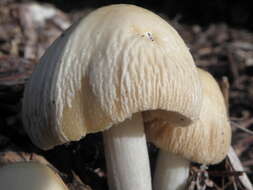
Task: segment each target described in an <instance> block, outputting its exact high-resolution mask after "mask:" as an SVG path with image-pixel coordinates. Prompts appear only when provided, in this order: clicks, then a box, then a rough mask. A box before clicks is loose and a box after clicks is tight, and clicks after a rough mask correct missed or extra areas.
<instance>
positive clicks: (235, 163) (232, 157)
mask: <svg viewBox="0 0 253 190" xmlns="http://www.w3.org/2000/svg"><path fill="white" fill-rule="evenodd" d="M228 159H229V162H230V164H231V166H232V167H233V169H234V170H235V171H243V170H244V169H243V167H242V164H241V162H240V160H239V158H238V157H237V155H236V153H235V151H234V149H233V148H232V147H230V149H229V152H228ZM238 179H239V180H240V182H241V183H242V185H243V186H244V187H245V188H246V189H247V190H253V186H252V184H251V182H250V180H249V178H248V176H247V175H246V173H245V172H244V173H243V174H242V175H241V176H239V177H238Z"/></svg>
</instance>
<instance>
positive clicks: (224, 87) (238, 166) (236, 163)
mask: <svg viewBox="0 0 253 190" xmlns="http://www.w3.org/2000/svg"><path fill="white" fill-rule="evenodd" d="M232 65H233V64H232ZM221 91H222V93H223V96H224V99H225V102H226V105H227V110H228V115H229V109H228V108H229V82H228V80H227V78H226V77H223V80H222V82H221ZM240 129H242V128H240ZM243 129H245V128H243ZM228 159H229V162H230V164H231V166H232V167H233V169H234V170H235V171H244V169H243V166H242V163H241V161H240V160H239V158H238V156H237V155H236V153H235V151H234V149H233V147H232V146H230V149H229V152H228ZM238 179H239V181H240V182H241V184H242V185H243V186H244V187H245V188H246V189H247V190H253V186H252V184H251V182H250V180H249V178H248V176H247V175H246V173H245V172H244V173H243V174H242V175H241V176H239V177H238Z"/></svg>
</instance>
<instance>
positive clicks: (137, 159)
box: [103, 113, 152, 190]
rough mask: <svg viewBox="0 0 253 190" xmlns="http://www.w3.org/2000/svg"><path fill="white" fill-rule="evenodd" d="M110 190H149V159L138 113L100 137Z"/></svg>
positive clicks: (150, 186)
mask: <svg viewBox="0 0 253 190" xmlns="http://www.w3.org/2000/svg"><path fill="white" fill-rule="evenodd" d="M103 137H104V147H105V158H106V164H107V174H108V175H107V176H108V185H109V188H110V190H134V189H136V190H137V189H138V190H151V189H152V185H151V174H150V167H149V157H148V150H147V144H146V137H145V134H144V127H143V120H142V116H141V114H140V113H137V114H134V115H133V117H132V118H131V119H127V120H126V121H124V122H123V123H121V124H118V125H117V126H113V127H112V128H110V129H109V130H107V131H105V132H104V133H103Z"/></svg>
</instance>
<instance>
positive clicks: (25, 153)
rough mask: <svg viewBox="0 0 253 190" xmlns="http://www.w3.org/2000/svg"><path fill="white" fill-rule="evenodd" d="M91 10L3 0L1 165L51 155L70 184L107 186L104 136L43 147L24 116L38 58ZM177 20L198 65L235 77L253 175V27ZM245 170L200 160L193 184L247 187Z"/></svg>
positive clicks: (237, 127)
mask: <svg viewBox="0 0 253 190" xmlns="http://www.w3.org/2000/svg"><path fill="white" fill-rule="evenodd" d="M89 11H90V9H86V10H85V11H79V12H70V13H64V12H62V11H60V10H58V9H56V8H55V7H53V5H39V4H36V3H15V2H9V3H4V1H3V3H1V2H0V165H1V164H4V163H7V162H13V161H18V160H40V161H41V162H46V160H47V161H48V162H49V163H51V164H52V165H53V166H54V167H55V168H57V170H58V171H59V173H60V175H61V176H62V177H63V179H64V180H65V182H66V183H67V184H68V185H69V186H70V188H72V189H80V190H81V189H83V190H84V189H93V190H102V189H103V190H105V189H108V188H107V183H106V168H105V158H104V152H103V143H102V136H101V134H92V135H88V136H87V137H86V138H84V139H83V140H81V141H80V142H73V143H70V144H68V145H62V146H59V147H56V148H54V149H52V150H49V151H42V150H40V149H38V148H36V147H35V146H34V145H33V144H32V143H31V141H30V140H29V138H28V137H27V135H26V134H25V132H24V130H23V127H22V123H21V119H20V111H21V106H22V105H21V100H22V94H23V90H24V86H25V83H26V82H27V80H28V79H29V77H30V75H31V73H32V71H33V68H34V66H35V65H36V64H37V63H38V59H39V58H40V57H41V55H42V54H43V53H44V51H45V49H46V48H47V47H48V46H49V45H50V44H51V43H52V42H53V41H54V40H55V39H56V38H57V37H58V36H59V35H60V34H61V32H62V31H63V30H65V29H66V28H67V27H68V26H69V25H70V24H71V23H72V22H73V21H74V20H77V19H78V18H80V17H81V16H83V15H85V14H87V13H88V12H89ZM161 16H162V17H164V15H161ZM169 22H170V23H171V24H172V25H173V26H174V27H175V28H176V29H177V31H178V32H179V33H180V35H181V36H182V38H183V39H184V40H185V42H186V44H187V45H188V47H189V48H190V51H191V53H192V55H193V57H194V60H195V62H196V64H197V66H199V67H201V68H204V69H205V70H207V71H209V72H210V73H212V74H213V76H214V77H215V78H216V79H217V80H218V81H221V80H222V78H223V77H224V76H227V77H228V80H229V84H230V91H229V112H230V121H231V126H232V130H233V138H232V145H233V148H234V150H235V152H236V154H237V156H238V157H239V159H240V161H241V163H242V164H243V167H244V171H245V172H246V173H247V175H248V177H249V178H250V179H251V181H252V180H253V151H252V150H253V132H252V131H253V103H252V102H253V32H252V31H247V30H246V29H243V28H233V27H230V26H229V25H227V24H226V23H220V24H210V25H209V26H206V27H202V26H199V25H186V24H182V23H179V22H178V21H177V19H174V20H170V21H169ZM149 153H150V158H151V164H152V170H153V166H154V161H155V158H156V155H157V149H156V148H155V147H154V146H153V145H150V144H149ZM44 159H46V160H44ZM240 175H242V172H241V171H238V172H237V171H234V170H233V169H231V165H230V163H229V161H228V159H226V160H225V161H223V162H222V163H220V164H218V165H215V166H210V167H209V168H208V169H205V168H203V167H201V166H200V165H198V164H193V165H192V166H191V178H190V186H189V189H244V188H243V187H242V185H241V184H240V181H239V180H238V177H239V176H240ZM84 184H86V185H88V186H86V185H84Z"/></svg>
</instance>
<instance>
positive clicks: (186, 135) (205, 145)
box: [144, 69, 231, 164]
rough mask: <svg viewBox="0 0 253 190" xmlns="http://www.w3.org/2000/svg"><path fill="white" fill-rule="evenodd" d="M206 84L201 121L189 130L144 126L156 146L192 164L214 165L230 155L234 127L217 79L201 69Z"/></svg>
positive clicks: (201, 78)
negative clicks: (230, 122)
mask: <svg viewBox="0 0 253 190" xmlns="http://www.w3.org/2000/svg"><path fill="white" fill-rule="evenodd" d="M198 73H199V75H200V80H201V82H202V85H203V96H204V98H203V105H202V108H201V112H200V119H199V120H198V121H197V122H194V123H193V124H191V125H190V126H189V127H187V128H182V127H174V125H168V124H167V125H164V124H163V123H162V122H159V121H155V122H149V123H146V125H145V131H146V135H147V138H148V140H149V141H151V142H152V143H154V144H155V145H156V146H157V147H159V148H161V149H163V150H166V151H169V152H171V153H174V154H177V155H180V156H182V157H184V158H186V159H188V160H190V161H194V162H198V163H202V164H215V163H218V162H220V161H222V160H223V159H224V158H225V156H226V155H227V152H228V149H229V146H230V144H231V127H230V124H229V120H228V117H227V112H226V106H225V101H224V98H223V95H222V93H221V90H220V88H219V86H218V84H217V82H216V81H215V79H214V78H213V77H212V76H211V75H210V74H209V73H208V72H206V71H203V70H201V69H198ZM144 119H145V118H144Z"/></svg>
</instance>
